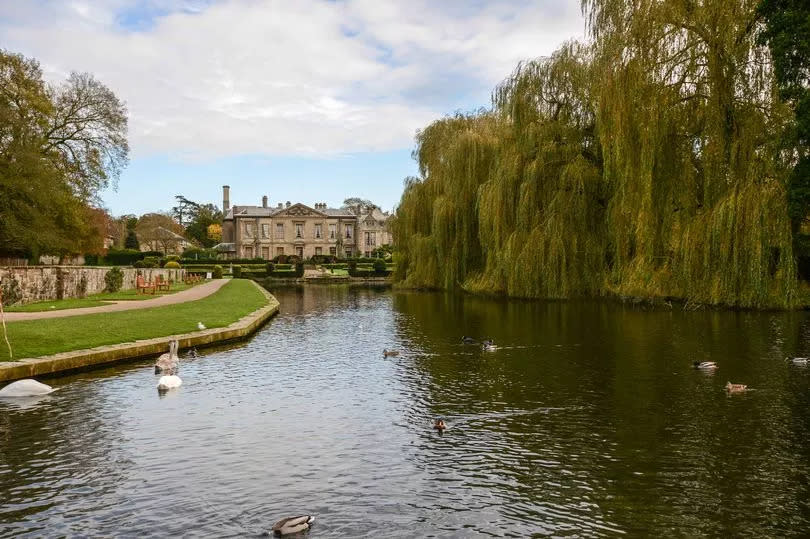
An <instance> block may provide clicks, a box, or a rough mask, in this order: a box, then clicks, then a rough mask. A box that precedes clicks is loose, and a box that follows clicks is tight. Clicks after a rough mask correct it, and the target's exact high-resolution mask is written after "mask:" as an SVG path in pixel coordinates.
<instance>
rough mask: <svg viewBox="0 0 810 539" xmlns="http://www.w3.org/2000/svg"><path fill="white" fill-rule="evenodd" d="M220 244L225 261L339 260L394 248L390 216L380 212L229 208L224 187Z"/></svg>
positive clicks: (264, 201)
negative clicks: (326, 257) (389, 246)
mask: <svg viewBox="0 0 810 539" xmlns="http://www.w3.org/2000/svg"><path fill="white" fill-rule="evenodd" d="M222 207H223V212H224V214H225V217H224V219H223V221H222V243H220V244H219V245H218V246H217V249H218V250H219V251H220V253H222V254H224V255H225V257H226V258H263V259H265V260H270V259H272V258H275V257H276V256H278V255H282V254H283V255H298V256H299V257H301V258H311V257H312V256H315V255H334V256H337V257H341V258H343V257H352V256H370V255H371V252H372V251H374V250H375V249H377V247H380V246H383V245H387V244H390V243H391V234H390V232H389V231H388V228H387V226H386V225H387V220H388V218H389V215H388V213H387V212H385V213H383V212H382V211H380V209H379V208H374V209H368V208H365V207H355V208H352V209H346V208H340V209H337V208H328V207H326V204H323V203H316V204H314V205H313V206H307V205H305V204H301V203H297V204H290V202H289V201H288V202H287V203H286V204H282V203H279V204H278V205H277V206H275V207H273V206H268V204H267V197H266V196H264V197H262V205H261V206H236V205H234V206H233V207H231V205H230V187H229V186H227V185H224V186H222Z"/></svg>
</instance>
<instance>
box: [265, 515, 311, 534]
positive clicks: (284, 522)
mask: <svg viewBox="0 0 810 539" xmlns="http://www.w3.org/2000/svg"><path fill="white" fill-rule="evenodd" d="M313 522H315V517H313V516H312V515H301V516H298V517H287V518H282V519H281V520H279V521H278V522H276V523H275V524H273V533H274V534H276V535H279V536H281V535H289V534H291V533H301V532H303V531H306V530H308V529H309V527H310V526H312V523H313Z"/></svg>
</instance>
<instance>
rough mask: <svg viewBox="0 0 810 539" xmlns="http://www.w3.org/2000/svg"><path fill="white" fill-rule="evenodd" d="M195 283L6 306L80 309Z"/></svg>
mask: <svg viewBox="0 0 810 539" xmlns="http://www.w3.org/2000/svg"><path fill="white" fill-rule="evenodd" d="M192 286H194V285H190V284H185V283H174V284H173V285H172V289H171V290H168V291H166V290H163V291H160V292H158V293H157V294H155V295H152V294H137V293H136V290H135V289H134V288H133V289H132V290H119V291H118V292H104V293H101V294H93V295H91V296H87V297H85V298H68V299H55V300H47V301H36V302H34V303H28V304H26V305H13V306H11V307H6V308H5V310H6V312H9V313H33V312H40V311H61V310H62V309H78V308H80V307H98V306H100V305H106V303H104V302H105V301H128V300H133V301H138V300H143V299H151V298H154V297H156V296H158V295H160V296H165V295H167V294H174V293H175V292H180V291H182V290H187V289H189V288H191V287H192Z"/></svg>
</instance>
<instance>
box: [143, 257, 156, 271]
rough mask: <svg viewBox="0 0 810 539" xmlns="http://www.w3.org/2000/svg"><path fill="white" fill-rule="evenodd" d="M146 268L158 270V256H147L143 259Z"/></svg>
mask: <svg viewBox="0 0 810 539" xmlns="http://www.w3.org/2000/svg"><path fill="white" fill-rule="evenodd" d="M143 267H144V268H157V267H160V258H159V257H157V256H145V257H144V258H143Z"/></svg>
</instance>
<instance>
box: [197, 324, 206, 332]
mask: <svg viewBox="0 0 810 539" xmlns="http://www.w3.org/2000/svg"><path fill="white" fill-rule="evenodd" d="M197 329H199V330H200V331H202V330H204V329H206V327H205V324H203V323H202V322H197Z"/></svg>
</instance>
